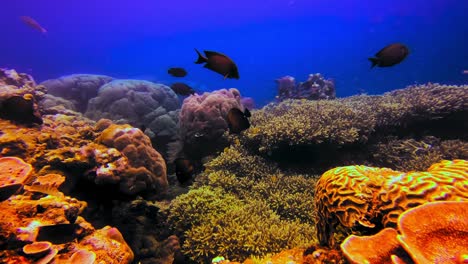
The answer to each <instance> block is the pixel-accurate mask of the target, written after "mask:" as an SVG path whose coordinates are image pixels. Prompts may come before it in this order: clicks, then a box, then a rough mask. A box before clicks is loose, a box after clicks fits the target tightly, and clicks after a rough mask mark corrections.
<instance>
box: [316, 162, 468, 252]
mask: <svg viewBox="0 0 468 264" xmlns="http://www.w3.org/2000/svg"><path fill="white" fill-rule="evenodd" d="M467 181H468V161H465V160H454V161H447V160H445V161H441V162H440V163H436V164H433V165H432V166H431V167H430V168H429V169H428V170H427V171H426V172H410V173H403V172H399V171H394V170H391V169H385V168H372V167H366V166H348V167H338V168H335V169H332V170H329V171H327V172H326V173H324V174H323V175H322V177H321V178H320V179H319V181H318V182H317V185H316V192H315V205H316V209H317V216H318V218H317V232H318V233H317V234H318V237H319V240H320V243H321V244H323V245H334V238H333V234H334V232H335V228H336V227H337V226H340V227H342V228H344V229H345V231H346V230H347V231H349V230H351V229H356V230H359V229H360V230H364V231H367V232H371V233H375V232H376V230H379V227H394V226H396V223H397V218H398V216H399V215H400V214H401V213H403V212H404V211H406V210H408V209H410V208H412V207H415V206H418V205H421V204H424V203H427V202H431V201H439V200H444V201H462V200H468V192H467V184H466V183H467Z"/></svg>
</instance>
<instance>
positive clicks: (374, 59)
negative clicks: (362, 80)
mask: <svg viewBox="0 0 468 264" xmlns="http://www.w3.org/2000/svg"><path fill="white" fill-rule="evenodd" d="M368 60H369V61H370V62H372V65H371V69H372V68H374V67H375V65H377V64H379V59H378V58H368Z"/></svg>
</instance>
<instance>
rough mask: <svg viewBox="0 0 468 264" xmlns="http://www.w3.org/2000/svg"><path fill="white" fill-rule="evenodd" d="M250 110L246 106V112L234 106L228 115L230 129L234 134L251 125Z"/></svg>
mask: <svg viewBox="0 0 468 264" xmlns="http://www.w3.org/2000/svg"><path fill="white" fill-rule="evenodd" d="M248 117H250V111H249V110H248V109H247V108H246V109H245V111H244V112H242V111H241V110H239V109H238V108H232V109H231V110H229V112H228V115H227V123H228V127H229V131H230V132H231V133H233V134H239V133H240V132H242V131H244V130H246V129H247V128H249V127H250V122H249V119H248Z"/></svg>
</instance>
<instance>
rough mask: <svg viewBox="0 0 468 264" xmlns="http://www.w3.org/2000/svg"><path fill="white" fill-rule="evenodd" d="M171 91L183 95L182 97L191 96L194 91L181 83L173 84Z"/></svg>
mask: <svg viewBox="0 0 468 264" xmlns="http://www.w3.org/2000/svg"><path fill="white" fill-rule="evenodd" d="M171 89H172V91H174V93H176V94H179V95H183V96H187V95H191V94H194V93H195V90H194V89H193V88H192V87H190V86H188V85H187V84H185V83H181V82H177V83H173V84H172V85H171Z"/></svg>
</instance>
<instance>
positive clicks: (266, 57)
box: [0, 0, 468, 105]
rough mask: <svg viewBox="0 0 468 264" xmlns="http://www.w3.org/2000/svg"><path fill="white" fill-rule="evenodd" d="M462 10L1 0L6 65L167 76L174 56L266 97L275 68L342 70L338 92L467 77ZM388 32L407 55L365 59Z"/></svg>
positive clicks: (338, 3) (429, 2)
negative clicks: (231, 76) (380, 64)
mask: <svg viewBox="0 0 468 264" xmlns="http://www.w3.org/2000/svg"><path fill="white" fill-rule="evenodd" d="M467 10H468V1H466V0H411V1H408V0H394V1H380V0H372V1H365V0H355V1H351V0H318V1H316V0H263V1H259V0H237V1H223V0H198V1H191V0H186V1H177V0H167V1H161V0H125V1H124V0H80V1H78V0H62V1H59V0H41V1H39V0H11V1H6V0H3V1H2V3H1V8H0V26H1V27H0V29H1V31H0V32H1V36H2V38H1V41H0V58H1V60H0V67H10V68H15V69H17V70H18V71H20V72H26V73H29V74H32V75H33V76H34V78H35V79H36V80H37V81H42V80H45V79H48V78H57V77H59V76H61V75H66V74H72V73H96V74H107V75H110V76H113V77H118V78H143V79H149V80H152V81H160V82H165V83H171V82H173V81H176V78H173V77H171V76H169V75H168V74H167V68H168V67H171V66H179V67H185V68H186V69H187V70H188V72H189V75H188V76H187V77H186V78H185V79H184V80H185V81H187V82H189V83H190V84H193V85H194V86H195V88H197V89H199V90H208V91H209V90H215V89H219V88H230V87H235V88H238V89H239V90H240V91H241V93H242V94H243V95H244V96H252V97H254V98H255V100H256V101H257V103H258V104H260V105H262V104H265V103H267V102H268V101H271V100H273V99H274V96H275V95H276V85H275V83H274V79H276V78H278V77H281V76H284V75H292V76H294V77H295V78H296V80H297V81H303V80H305V79H306V78H307V75H308V74H309V73H316V72H320V73H322V74H324V76H325V77H327V78H333V79H335V81H336V85H337V95H338V96H339V97H344V96H349V95H352V94H356V93H357V90H358V89H364V90H366V91H367V92H368V93H370V94H379V93H382V92H385V91H389V90H393V89H396V88H403V87H405V86H406V85H410V84H414V83H424V82H441V83H449V84H462V83H468V75H466V74H465V75H463V74H462V71H463V70H467V69H468V22H467V21H468V20H467V19H466V14H467ZM22 15H26V16H30V17H33V18H34V19H36V20H37V21H38V22H40V23H41V25H42V26H43V27H44V28H46V29H47V30H48V34H47V35H41V33H39V32H37V31H34V30H33V29H31V28H30V27H28V26H26V25H25V24H23V23H22V21H21V20H20V19H19V16H22ZM393 42H402V43H405V44H406V45H408V47H409V48H410V52H411V53H410V55H409V56H408V58H407V59H406V60H405V61H403V62H402V63H401V64H399V65H396V66H394V67H392V68H375V69H372V70H370V63H369V62H368V61H367V58H368V57H370V56H372V55H373V54H374V53H375V52H377V51H378V50H379V49H381V48H382V47H384V46H385V45H387V44H390V43H393ZM194 48H198V49H200V50H204V49H207V50H214V51H219V52H222V53H225V54H227V55H228V56H230V57H231V58H232V59H233V60H234V61H235V62H236V63H237V65H238V67H239V73H240V80H223V78H222V76H221V75H218V74H216V73H214V72H212V71H209V70H207V69H204V68H203V67H202V66H201V65H196V64H194V63H193V62H194V61H195V59H196V57H197V56H196V54H195V51H194V50H193V49H194ZM177 81H180V79H177Z"/></svg>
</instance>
